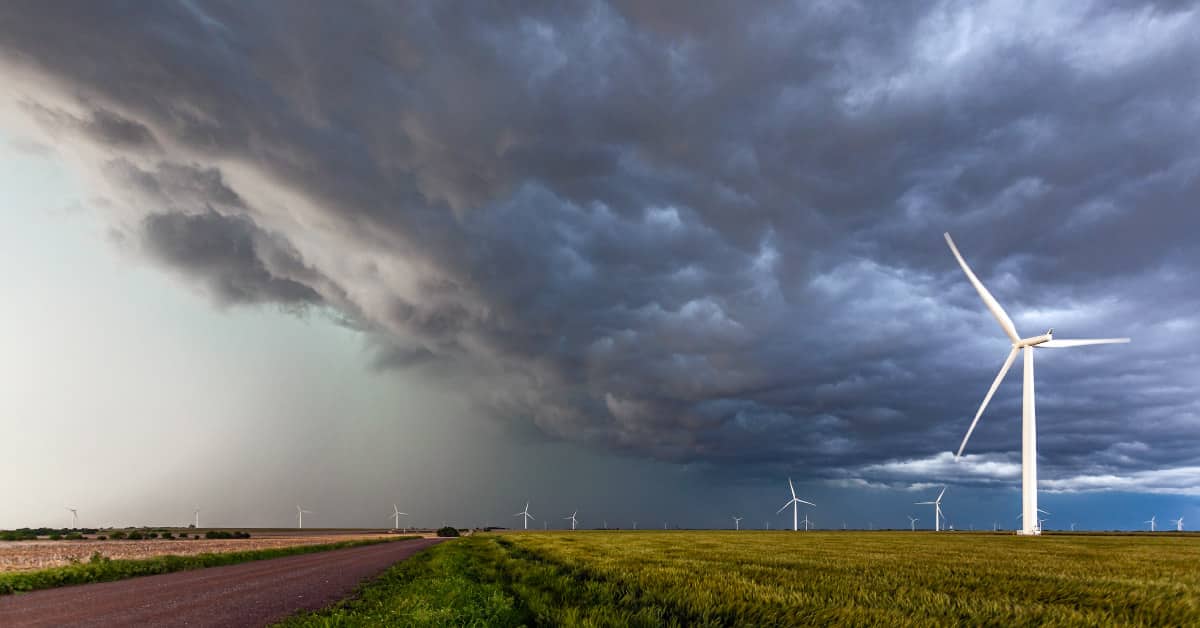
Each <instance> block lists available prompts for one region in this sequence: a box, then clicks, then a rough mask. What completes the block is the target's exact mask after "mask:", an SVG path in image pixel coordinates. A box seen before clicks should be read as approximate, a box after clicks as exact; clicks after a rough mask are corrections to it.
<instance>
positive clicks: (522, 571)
mask: <svg viewBox="0 0 1200 628" xmlns="http://www.w3.org/2000/svg"><path fill="white" fill-rule="evenodd" d="M1198 561H1200V539H1196V538H1189V537H1186V536H1179V537H1166V536H1149V535H1147V536H1141V535H1129V536H1098V535H1097V536H1091V535H1061V536H1059V535H1047V536H1044V537H1042V538H1038V539H1028V538H1020V537H1016V536H1015V535H993V534H968V533H952V534H933V533H920V532H917V533H909V532H878V533H858V534H856V533H838V532H810V533H794V532H732V531H730V532H648V531H643V532H600V531H596V532H592V531H580V532H571V533H549V534H547V533H525V534H523V533H510V534H483V535H475V536H471V537H467V538H465V539H461V540H456V541H452V542H448V543H443V544H441V545H438V546H436V547H433V548H430V549H429V550H427V551H425V552H422V553H421V554H418V555H416V556H414V557H412V558H410V559H408V560H406V561H403V562H401V563H398V564H397V565H396V566H394V567H392V568H391V569H389V570H388V571H387V572H385V574H384V575H383V576H382V577H380V578H379V579H377V580H375V581H372V582H370V583H368V584H367V585H364V586H363V587H362V588H361V589H360V591H359V595H358V596H357V597H356V598H353V599H351V600H348V601H344V602H341V603H339V604H337V605H335V606H333V607H330V608H328V609H324V610H321V611H316V612H312V613H306V614H301V615H298V616H295V617H292V618H290V619H289V620H287V621H285V622H284V623H283V624H281V625H282V626H286V627H287V628H299V627H312V626H321V627H328V626H347V627H349V626H385V625H396V626H499V627H504V626H522V625H527V626H735V625H754V626H790V625H825V624H852V625H859V626H863V625H865V626H937V625H949V624H954V625H963V624H965V625H1004V626H1013V625H1015V626H1032V625H1048V626H1096V625H1130V626H1182V625H1200V570H1197V569H1196V568H1195V565H1196V564H1197V562H1198Z"/></svg>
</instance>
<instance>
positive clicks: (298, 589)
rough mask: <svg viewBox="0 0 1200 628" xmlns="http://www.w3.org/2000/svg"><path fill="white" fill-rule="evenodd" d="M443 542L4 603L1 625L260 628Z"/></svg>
mask: <svg viewBox="0 0 1200 628" xmlns="http://www.w3.org/2000/svg"><path fill="white" fill-rule="evenodd" d="M440 540H441V539H413V540H409V541H394V542H391V543H383V544H380V545H369V546H366V547H352V548H349V549H340V550H333V551H328V552H317V553H315V554H304V555H301V556H287V557H284V558H272V559H268V560H257V561H253V562H248V563H242V564H239V565H227V566H224V567H209V568H207V569H195V570H192V571H180V572H176V573H169V574H162V575H158V576H143V577H140V578H130V579H128V580H119V581H117V582H101V583H97V584H84V585H78V586H71V587H62V588H58V589H45V590H42V591H33V592H30V593H20V594H16V595H5V596H0V626H4V627H5V628H16V627H17V626H262V625H265V624H269V623H271V622H274V621H278V620H280V619H282V618H284V617H287V616H288V615H290V614H292V613H294V612H296V611H298V610H302V609H305V610H312V609H317V608H321V607H323V606H328V605H329V604H331V603H332V602H335V601H337V600H340V599H342V598H345V597H346V596H348V595H350V594H351V593H353V592H354V589H355V588H357V587H358V585H359V584H360V583H361V582H362V581H363V580H364V579H367V578H372V577H374V576H377V575H379V574H380V573H382V572H383V570H385V569H387V568H388V567H389V566H390V565H392V564H393V563H395V562H396V561H400V560H404V559H405V558H408V557H409V556H412V555H413V554H415V553H417V552H419V551H421V550H423V549H425V548H427V547H429V546H431V545H434V544H436V543H438V542H439V541H440Z"/></svg>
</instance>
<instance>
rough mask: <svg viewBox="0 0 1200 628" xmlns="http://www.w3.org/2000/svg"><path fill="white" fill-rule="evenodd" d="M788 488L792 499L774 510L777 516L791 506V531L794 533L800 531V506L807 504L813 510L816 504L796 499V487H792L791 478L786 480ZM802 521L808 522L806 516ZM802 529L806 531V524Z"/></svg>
mask: <svg viewBox="0 0 1200 628" xmlns="http://www.w3.org/2000/svg"><path fill="white" fill-rule="evenodd" d="M788 488H789V489H791V491H792V499H791V500H790V501H788V503H786V504H784V505H783V506H782V507H781V508H780V509H779V510H776V511H775V514H779V513H781V512H783V511H784V510H785V509H786V508H787V507H788V506H791V507H792V531H793V532H795V531H796V530H799V529H800V514H799V513H800V510H799V509H800V504H808V505H809V506H813V507H814V508H815V507H816V504H814V503H812V502H806V501H804V500H803V499H800V498H799V497H796V487H795V486H793V485H792V478H788ZM804 519H805V520H808V515H804ZM804 529H805V530H807V529H808V527H807V524H806V525H805V528H804Z"/></svg>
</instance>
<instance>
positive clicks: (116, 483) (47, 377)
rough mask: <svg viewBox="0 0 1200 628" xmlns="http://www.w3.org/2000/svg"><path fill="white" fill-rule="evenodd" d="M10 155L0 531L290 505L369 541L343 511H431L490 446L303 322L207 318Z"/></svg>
mask: <svg viewBox="0 0 1200 628" xmlns="http://www.w3.org/2000/svg"><path fill="white" fill-rule="evenodd" d="M17 145H18V144H14V141H13V140H12V139H11V138H9V137H7V136H5V135H3V134H0V206H2V207H4V211H3V212H0V250H2V251H4V264H0V285H3V286H5V289H6V296H5V299H4V307H3V308H0V347H3V348H4V349H3V351H2V352H0V433H3V434H4V437H3V438H2V439H0V475H2V476H3V477H7V478H14V479H17V480H16V481H13V482H11V483H10V484H9V487H8V488H7V489H6V490H5V494H4V498H3V499H2V500H0V528H4V527H16V526H36V525H64V524H68V523H69V522H70V520H69V519H67V518H65V517H64V516H63V515H64V513H65V514H66V515H67V516H69V513H67V512H66V510H65V509H64V506H67V505H71V506H74V507H77V508H78V509H79V512H80V523H81V525H85V526H98V525H108V524H139V525H140V524H148V523H152V524H171V523H183V522H186V521H188V520H190V518H191V511H192V508H193V507H194V505H196V504H197V503H198V504H200V507H201V509H202V510H203V513H202V515H203V517H204V520H205V521H207V522H211V523H213V524H224V525H245V526H249V525H287V524H289V523H290V522H291V510H290V509H292V508H293V506H292V504H294V503H295V502H297V501H299V502H303V503H304V504H305V505H306V507H311V508H313V509H314V510H316V509H320V510H322V511H323V513H322V516H320V517H316V516H315V515H314V516H315V517H316V518H315V519H314V525H355V524H358V525H370V524H375V523H377V524H379V525H383V524H384V523H386V522H384V521H383V520H382V519H381V520H380V521H378V522H375V521H374V520H371V519H368V520H365V521H364V520H362V519H360V518H359V515H360V512H361V513H363V514H364V515H365V513H367V512H370V513H372V514H373V510H371V508H372V507H373V506H375V505H376V504H374V501H378V503H379V504H384V503H385V502H386V504H391V503H392V502H393V501H396V500H398V499H404V501H407V502H409V503H412V502H413V501H420V500H428V499H430V498H431V497H433V495H432V490H431V489H429V488H427V487H425V486H423V484H424V483H425V482H426V481H427V480H428V476H429V475H430V474H431V473H436V472H437V471H438V470H439V469H450V468H461V467H462V465H460V464H457V463H452V462H440V461H443V460H447V459H450V460H453V459H455V458H458V459H464V458H465V459H467V460H471V459H472V458H473V456H474V455H475V454H476V453H477V447H476V445H477V444H482V443H483V442H485V441H487V440H490V439H491V438H492V436H489V435H486V434H481V435H480V436H478V437H476V438H471V437H470V434H471V433H475V432H477V431H478V430H476V429H475V428H473V426H468V425H466V423H465V421H464V420H462V419H460V418H459V417H465V416H467V415H468V412H467V410H466V409H465V407H464V404H463V402H461V401H459V400H458V399H457V398H456V397H454V396H449V395H442V394H440V393H438V392H437V391H436V390H431V389H430V388H429V387H428V386H425V385H423V384H421V383H418V382H416V381H414V380H413V379H412V378H406V377H404V376H402V375H400V374H397V373H386V374H375V373H371V372H369V371H368V370H367V367H366V364H367V363H368V359H367V357H366V356H365V355H364V349H363V340H362V339H361V338H360V337H359V335H358V334H357V332H354V331H351V330H348V329H346V328H343V327H339V326H337V325H335V324H333V323H332V322H330V321H329V319H328V318H327V317H326V316H324V315H323V314H322V313H320V312H316V311H314V312H309V313H308V314H306V315H301V316H297V315H295V314H290V313H287V312H283V311H280V310H278V309H275V308H272V307H242V308H230V309H226V310H220V309H217V308H214V307H213V306H212V304H211V303H210V302H209V300H208V299H206V298H205V297H203V296H202V295H200V294H198V293H195V292H193V291H190V290H188V289H187V288H186V287H185V285H186V284H183V283H181V282H179V281H178V280H176V279H175V278H174V277H173V275H171V274H169V273H164V272H160V271H158V270H156V269H152V268H150V267H148V266H147V265H146V264H145V263H144V262H142V261H140V260H135V259H131V258H130V256H129V255H128V254H127V253H124V252H122V250H121V248H120V247H119V246H115V245H114V244H113V242H112V241H111V240H109V239H108V238H107V236H106V230H105V227H104V225H103V224H102V223H101V221H100V220H99V219H98V217H97V215H96V214H95V213H93V212H92V211H91V210H89V209H88V208H87V203H86V202H85V201H83V200H81V199H83V198H84V197H85V194H84V193H83V192H82V190H81V186H80V185H79V183H78V182H77V181H76V180H74V179H73V177H72V176H71V175H70V174H69V171H68V170H67V169H66V168H65V167H64V165H63V164H62V163H60V162H59V161H58V160H57V159H56V157H55V156H54V154H53V153H52V152H49V153H45V154H38V153H36V152H34V151H30V150H28V149H27V148H26V149H24V150H20V149H17V148H15V146H17ZM414 437H415V438H414ZM468 466H470V465H468ZM360 502H362V503H361V504H360ZM368 503H369V505H367V504H368ZM414 506H416V504H414ZM379 508H380V509H382V506H380V507H379ZM318 519H319V520H320V522H319V523H317V521H318ZM417 521H418V522H419V521H420V520H419V519H418V520H417Z"/></svg>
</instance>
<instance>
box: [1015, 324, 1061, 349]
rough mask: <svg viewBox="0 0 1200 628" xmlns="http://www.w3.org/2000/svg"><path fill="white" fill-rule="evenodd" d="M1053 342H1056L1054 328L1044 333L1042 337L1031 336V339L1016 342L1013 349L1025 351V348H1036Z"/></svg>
mask: <svg viewBox="0 0 1200 628" xmlns="http://www.w3.org/2000/svg"><path fill="white" fill-rule="evenodd" d="M1051 340H1054V328H1050V330H1049V331H1047V332H1046V333H1044V334H1042V335H1040V336H1031V337H1029V338H1022V339H1020V340H1018V341H1016V342H1014V343H1013V347H1014V348H1016V349H1024V348H1025V347H1036V346H1038V345H1040V344H1042V343H1046V342H1050V341H1051Z"/></svg>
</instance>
